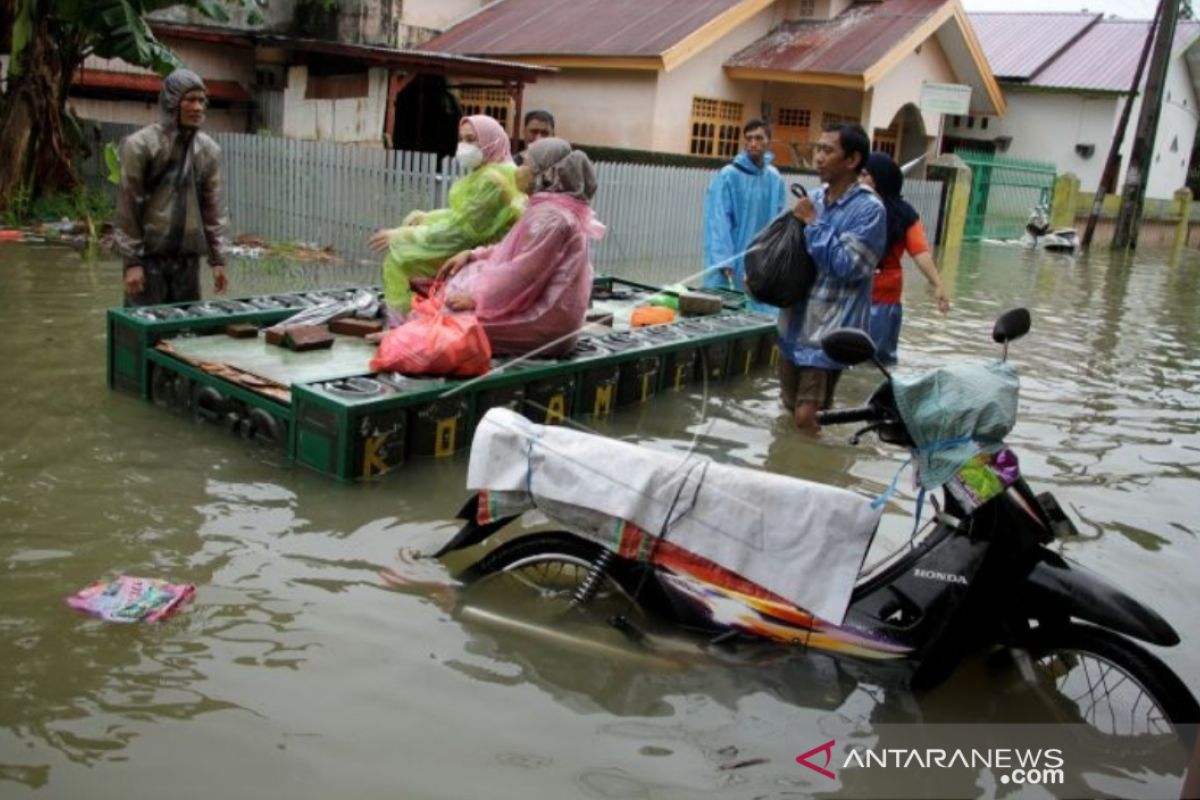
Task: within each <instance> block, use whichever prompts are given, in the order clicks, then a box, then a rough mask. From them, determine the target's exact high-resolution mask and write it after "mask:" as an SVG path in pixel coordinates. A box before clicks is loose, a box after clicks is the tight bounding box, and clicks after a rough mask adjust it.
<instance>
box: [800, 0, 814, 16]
mask: <svg viewBox="0 0 1200 800" xmlns="http://www.w3.org/2000/svg"><path fill="white" fill-rule="evenodd" d="M795 8H796V18H797V19H804V18H806V17H815V16H816V15H817V0H796V5H795Z"/></svg>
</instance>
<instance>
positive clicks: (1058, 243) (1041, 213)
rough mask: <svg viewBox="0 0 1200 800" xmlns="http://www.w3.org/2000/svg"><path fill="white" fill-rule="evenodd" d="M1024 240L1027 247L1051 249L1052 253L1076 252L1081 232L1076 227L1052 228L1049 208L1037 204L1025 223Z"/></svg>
mask: <svg viewBox="0 0 1200 800" xmlns="http://www.w3.org/2000/svg"><path fill="white" fill-rule="evenodd" d="M1022 241H1023V242H1024V243H1025V245H1026V246H1027V247H1033V248H1038V247H1040V248H1041V249H1043V250H1049V251H1050V252H1052V253H1074V252H1075V251H1076V250H1078V249H1079V234H1078V233H1077V232H1076V231H1075V229H1074V228H1054V229H1053V230H1051V228H1050V217H1049V209H1048V208H1046V206H1044V205H1042V204H1040V203H1039V204H1038V205H1035V206H1034V207H1033V211H1031V212H1030V214H1029V221H1028V222H1026V223H1025V235H1024V237H1022Z"/></svg>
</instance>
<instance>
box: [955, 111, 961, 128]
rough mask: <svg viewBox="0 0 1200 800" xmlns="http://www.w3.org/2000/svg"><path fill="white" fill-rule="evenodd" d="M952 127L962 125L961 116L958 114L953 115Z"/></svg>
mask: <svg viewBox="0 0 1200 800" xmlns="http://www.w3.org/2000/svg"><path fill="white" fill-rule="evenodd" d="M954 127H956V128H961V127H962V117H960V116H959V115H958V114H955V115H954Z"/></svg>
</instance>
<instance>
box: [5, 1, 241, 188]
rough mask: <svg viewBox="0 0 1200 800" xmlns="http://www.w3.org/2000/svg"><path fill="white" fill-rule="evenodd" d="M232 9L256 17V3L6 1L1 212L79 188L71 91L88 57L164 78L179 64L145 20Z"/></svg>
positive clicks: (220, 17) (221, 15)
mask: <svg viewBox="0 0 1200 800" xmlns="http://www.w3.org/2000/svg"><path fill="white" fill-rule="evenodd" d="M226 5H231V6H243V7H244V8H245V9H246V11H247V15H246V18H247V19H248V20H250V21H251V22H254V21H255V20H256V19H257V14H258V12H257V9H256V8H255V4H254V0H185V2H179V0H174V1H171V0H166V1H164V0H0V53H3V52H8V54H9V61H8V75H7V80H6V82H5V84H4V90H3V93H2V94H0V211H3V210H5V209H6V208H7V207H8V205H9V203H10V202H12V200H13V198H15V197H18V196H25V197H30V196H33V197H36V196H38V195H41V194H46V193H51V192H61V191H69V190H71V189H74V188H76V187H77V186H78V185H79V178H78V176H77V175H76V174H75V168H74V163H73V157H72V156H73V155H74V150H75V148H76V147H78V146H80V144H81V138H80V137H79V136H77V135H72V131H73V130H75V128H76V126H75V124H74V121H73V119H71V118H70V115H69V112H68V111H67V90H68V88H69V87H70V84H71V80H72V78H73V77H74V75H75V72H76V70H78V69H79V66H80V65H81V64H82V63H83V60H84V59H85V58H87V57H88V56H89V55H92V54H95V55H97V56H101V57H103V58H120V59H123V60H125V61H127V62H129V63H130V64H136V65H138V66H142V67H148V68H151V69H153V70H155V71H156V72H158V73H159V74H163V75H165V74H166V73H168V72H170V71H171V69H173V68H174V67H175V66H176V63H177V59H176V57H175V54H174V53H172V52H171V50H170V48H168V47H166V46H165V45H163V44H162V43H161V42H159V41H158V40H157V39H155V38H154V34H153V32H152V31H151V30H150V27H149V25H147V23H146V14H148V13H151V12H153V11H158V10H161V9H164V8H169V7H172V6H184V7H188V8H191V9H195V10H196V11H198V12H199V13H200V14H202V15H203V16H205V17H208V18H209V19H212V20H214V21H217V22H225V21H227V20H228V18H229V16H228V13H227V11H226V8H225V6H226Z"/></svg>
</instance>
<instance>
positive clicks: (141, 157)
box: [114, 69, 229, 306]
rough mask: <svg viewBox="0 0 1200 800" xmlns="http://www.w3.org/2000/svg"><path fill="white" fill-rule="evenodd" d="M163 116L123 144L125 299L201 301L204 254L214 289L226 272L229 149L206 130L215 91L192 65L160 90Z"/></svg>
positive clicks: (138, 302) (120, 246)
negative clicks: (224, 164) (224, 170)
mask: <svg viewBox="0 0 1200 800" xmlns="http://www.w3.org/2000/svg"><path fill="white" fill-rule="evenodd" d="M158 106H159V111H160V113H161V121H160V122H158V123H156V124H154V125H148V126H146V127H145V128H142V129H141V130H140V131H137V132H136V133H133V134H130V135H129V136H127V137H126V138H125V140H124V141H123V142H122V143H121V188H120V194H119V197H118V199H117V222H116V230H115V237H114V238H115V242H116V247H117V252H118V253H120V255H121V258H122V259H123V260H124V262H125V305H127V306H146V305H156V304H159V303H182V302H188V301H193V300H199V299H200V256H201V255H203V254H204V253H206V252H207V254H208V263H209V265H210V266H211V267H212V274H213V287H214V289H215V290H216V292H217V294H221V293H223V292H224V291H225V288H226V287H227V286H228V283H229V279H228V277H227V276H226V274H225V252H224V248H225V225H226V223H225V216H224V212H223V209H222V207H221V198H220V189H221V170H220V157H221V149H220V148H219V147H218V146H217V143H216V142H214V141H213V140H212V138H211V137H209V136H208V135H207V134H205V133H203V132H201V130H200V127H201V126H202V125H203V124H204V116H205V109H207V108H208V94H207V92H206V91H205V88H204V81H202V80H201V79H200V76H199V75H197V74H196V73H194V72H192V71H191V70H186V69H177V70H175V71H174V72H172V73H171V74H170V75H168V76H167V77H166V78H165V79H164V80H163V85H162V90H161V91H160V92H159V95H158Z"/></svg>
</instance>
